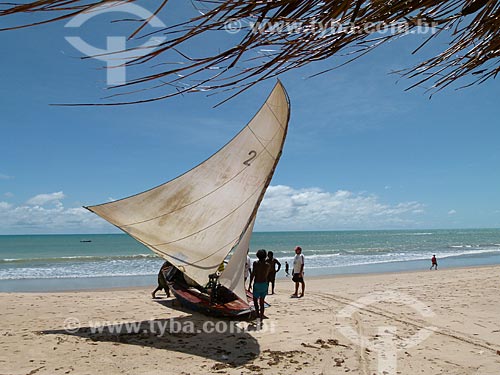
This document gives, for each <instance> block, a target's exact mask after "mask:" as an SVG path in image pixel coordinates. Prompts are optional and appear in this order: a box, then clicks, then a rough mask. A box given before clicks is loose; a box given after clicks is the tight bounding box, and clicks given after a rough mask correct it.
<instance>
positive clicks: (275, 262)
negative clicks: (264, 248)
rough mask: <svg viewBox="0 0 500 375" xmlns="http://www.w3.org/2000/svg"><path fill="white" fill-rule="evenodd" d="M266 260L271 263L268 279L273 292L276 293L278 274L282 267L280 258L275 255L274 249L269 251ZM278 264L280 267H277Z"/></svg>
mask: <svg viewBox="0 0 500 375" xmlns="http://www.w3.org/2000/svg"><path fill="white" fill-rule="evenodd" d="M266 262H267V263H269V274H268V278H267V281H269V284H271V294H274V284H275V282H276V274H277V273H278V272H279V271H280V269H281V263H280V261H279V260H278V259H276V258H275V257H274V253H273V252H272V251H268V252H267V259H266ZM276 265H278V269H276Z"/></svg>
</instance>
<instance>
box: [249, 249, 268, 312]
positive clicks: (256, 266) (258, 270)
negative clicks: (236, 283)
mask: <svg viewBox="0 0 500 375" xmlns="http://www.w3.org/2000/svg"><path fill="white" fill-rule="evenodd" d="M256 255H257V258H258V259H259V260H258V261H256V262H253V267H252V272H251V273H250V282H249V284H248V291H250V290H251V289H252V281H254V280H255V281H254V284H253V293H252V294H253V304H254V307H255V314H256V315H257V318H258V319H261V320H262V319H265V318H266V316H265V315H264V307H265V301H264V299H265V298H266V295H267V290H268V288H269V283H268V281H267V279H268V275H269V268H270V266H269V263H267V262H266V256H267V252H266V250H264V249H260V250H258V251H257V254H256Z"/></svg>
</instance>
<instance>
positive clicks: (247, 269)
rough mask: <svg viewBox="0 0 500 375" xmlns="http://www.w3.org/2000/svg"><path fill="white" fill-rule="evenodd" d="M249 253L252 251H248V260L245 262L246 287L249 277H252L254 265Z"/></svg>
mask: <svg viewBox="0 0 500 375" xmlns="http://www.w3.org/2000/svg"><path fill="white" fill-rule="evenodd" d="M249 252H250V249H248V250H247V260H246V262H245V285H246V283H247V280H248V277H249V276H250V272H251V271H252V263H251V261H250V257H249V256H248V253H249Z"/></svg>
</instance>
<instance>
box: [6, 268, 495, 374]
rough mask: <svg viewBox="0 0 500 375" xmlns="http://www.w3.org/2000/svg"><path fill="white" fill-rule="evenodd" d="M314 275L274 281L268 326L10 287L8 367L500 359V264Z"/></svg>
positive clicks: (388, 370) (308, 370)
mask: <svg viewBox="0 0 500 375" xmlns="http://www.w3.org/2000/svg"><path fill="white" fill-rule="evenodd" d="M306 276H307V275H306ZM306 281H307V289H306V295H305V297H304V298H301V299H291V298H290V294H291V292H292V283H291V281H289V280H280V281H279V282H278V283H277V287H276V291H277V294H275V295H270V296H268V298H267V301H268V302H269V303H270V304H271V307H270V308H269V309H268V310H267V312H266V315H268V317H269V319H267V320H264V322H263V325H262V328H260V329H259V326H257V325H255V324H253V323H246V322H241V323H233V324H231V323H230V322H228V321H218V320H216V319H210V318H207V317H205V316H203V315H199V314H192V313H191V312H189V311H187V310H184V309H183V308H182V307H181V306H179V305H178V304H177V303H176V302H175V300H173V299H167V298H166V297H165V296H164V294H162V293H159V294H158V296H161V297H162V298H161V299H158V300H152V299H151V295H150V292H151V290H150V289H152V288H146V289H145V288H140V289H127V290H124V289H120V290H99V291H83V292H82V291H80V292H63V293H2V294H0V312H1V317H2V320H1V324H0V347H1V351H0V353H1V354H0V374H29V375H33V374H99V373H103V374H123V373H126V374H147V375H152V374H206V373H219V374H294V373H302V374H341V373H347V372H350V373H354V374H370V375H372V374H379V373H380V374H420V373H421V374H455V375H458V374H482V375H486V374H498V373H499V371H500V318H499V312H500V300H499V298H498V295H499V292H500V267H499V266H492V267H481V268H467V269H452V270H451V269H450V270H439V271H422V272H411V273H395V274H377V275H360V276H342V277H328V278H311V279H307V277H306ZM207 322H208V323H207ZM120 325H121V326H120ZM99 329H101V332H99ZM224 330H226V332H224ZM163 331H164V332H163Z"/></svg>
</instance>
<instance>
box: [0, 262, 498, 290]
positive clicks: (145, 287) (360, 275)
mask: <svg viewBox="0 0 500 375" xmlns="http://www.w3.org/2000/svg"><path fill="white" fill-rule="evenodd" d="M482 269H484V270H487V269H497V271H498V274H499V275H500V264H492V265H479V266H463V267H452V268H443V269H441V268H439V269H438V270H437V271H435V270H432V271H431V270H428V269H427V270H408V271H385V272H371V273H349V274H325V275H312V276H307V272H306V273H305V281H306V283H307V281H308V280H310V281H321V280H325V281H330V280H342V279H358V278H365V277H392V276H401V277H404V276H405V275H408V276H413V275H415V274H419V273H421V274H426V275H428V274H430V273H431V272H441V273H448V272H453V271H473V270H482ZM155 277H156V276H152V277H151V278H152V279H155ZM148 278H149V276H148ZM58 280H60V279H58ZM289 281H290V284H291V277H288V278H287V277H279V278H277V279H276V282H277V283H279V284H285V283H287V282H289ZM156 286H157V284H156V279H155V281H154V282H152V283H151V284H149V285H142V286H114V287H98V288H86V289H67V290H42V291H13V292H4V291H0V295H1V294H51V293H54V294H59V293H61V294H65V293H71V294H73V293H93V292H96V293H105V292H126V291H146V290H149V289H151V291H152V290H153V289H154V288H156Z"/></svg>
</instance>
